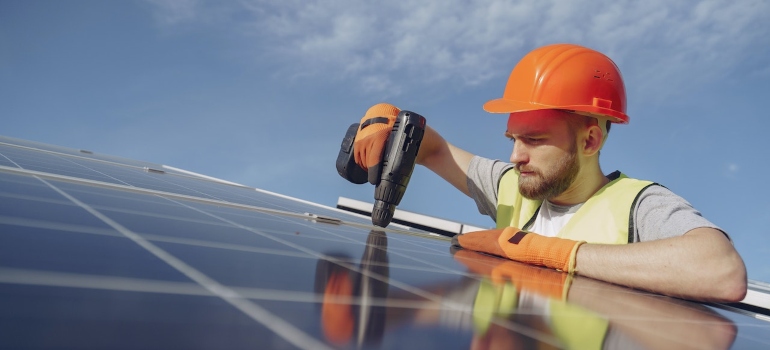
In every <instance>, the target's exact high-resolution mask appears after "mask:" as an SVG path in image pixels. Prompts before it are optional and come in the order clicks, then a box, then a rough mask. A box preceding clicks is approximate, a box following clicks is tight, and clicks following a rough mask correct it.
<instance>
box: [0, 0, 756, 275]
mask: <svg viewBox="0 0 770 350" xmlns="http://www.w3.org/2000/svg"><path fill="white" fill-rule="evenodd" d="M406 3H407V2H403V4H402V2H393V3H392V4H384V3H383V2H375V1H337V0H331V1H295V0H287V1H280V2H279V1H274V2H271V1H264V0H241V1H230V2H221V1H203V0H200V1H196V0H185V1H170V0H153V1H10V0H0V116H1V118H2V121H3V123H2V127H1V128H0V130H1V131H0V134H3V135H6V136H11V137H17V138H23V139H28V140H33V141H39V142H46V143H51V144H57V145H62V146H68V147H73V148H82V149H89V150H92V151H94V152H99V153H106V154H113V155H119V156H124V157H129V158H135V159H139V160H145V161H151V162H157V163H161V164H166V165H171V166H175V167H180V168H184V169H187V170H191V171H195V172H199V173H203V174H206V175H210V176H215V177H219V178H223V179H226V180H230V181H234V182H238V183H242V184H245V185H249V186H254V187H258V188H262V189H266V190H269V191H274V192H278V193H282V194H285V195H289V196H293V197H297V198H301V199H304V200H310V201H314V202H318V203H321V204H326V205H330V206H334V205H335V204H336V201H337V198H338V197H339V196H345V197H350V198H354V199H359V200H365V201H372V196H373V187H371V186H369V185H362V186H355V185H352V184H350V183H347V182H346V181H345V180H343V179H342V178H340V177H339V176H338V175H337V173H336V171H335V168H334V160H335V158H336V155H337V152H338V149H339V143H340V140H341V138H342V135H343V134H344V132H345V130H346V128H347V126H348V125H350V124H351V123H353V122H356V121H357V120H358V119H359V118H360V117H361V116H362V115H363V113H364V112H365V111H366V109H367V108H368V107H369V106H370V105H372V104H374V103H378V102H383V101H386V102H391V103H393V104H396V105H397V106H400V107H401V108H404V109H409V110H413V111H415V112H418V113H420V114H422V115H424V116H425V117H426V118H427V120H428V124H429V125H431V126H433V127H434V128H435V129H437V130H438V131H439V132H440V133H441V134H442V135H443V136H444V137H445V138H446V139H448V140H449V141H450V142H452V143H454V144H456V145H458V146H460V147H462V148H465V149H467V150H469V151H470V152H472V153H475V154H479V155H483V156H487V157H490V158H498V159H508V157H509V153H510V150H511V143H510V142H509V141H508V140H507V139H506V138H505V137H504V136H503V132H504V130H505V117H503V116H500V115H491V114H487V113H485V112H484V111H483V110H482V109H481V106H482V104H483V103H484V102H485V101H487V100H489V99H492V98H497V97H499V96H501V95H502V92H503V88H504V86H505V81H506V80H507V77H508V74H509V73H510V70H511V69H512V68H513V66H514V65H515V63H516V62H517V61H518V59H519V58H521V56H523V55H524V54H525V53H526V52H528V51H529V50H531V49H533V48H535V47H538V46H541V45H545V44H551V43H557V42H570V43H576V44H580V45H585V46H589V47H592V48H594V49H597V50H599V51H602V52H604V53H606V54H607V55H609V56H610V57H612V58H613V59H614V60H615V62H616V63H617V64H618V66H619V67H620V69H621V71H622V73H623V75H624V78H625V82H626V89H627V93H628V114H629V115H630V116H631V123H630V124H629V125H619V126H615V127H614V128H613V129H612V132H611V134H610V137H609V139H608V141H607V144H606V146H605V148H604V150H603V151H602V159H601V163H602V167H603V169H604V170H605V172H610V171H612V170H615V169H619V170H622V171H624V172H625V173H627V174H629V175H630V176H633V177H637V178H643V179H649V180H653V181H656V182H659V183H661V184H663V185H665V186H667V187H669V188H670V189H672V190H674V191H675V192H677V193H678V194H680V195H682V196H683V197H685V198H686V199H687V200H689V201H690V202H691V203H692V204H693V205H694V206H695V207H696V208H698V209H699V210H700V211H701V212H702V213H703V214H704V216H706V217H707V218H709V219H710V220H711V221H713V222H714V223H716V224H717V225H720V226H721V227H723V228H724V229H725V230H727V231H728V232H729V233H730V234H731V236H732V237H733V239H734V241H735V245H736V247H737V248H738V250H739V251H740V252H741V254H742V255H743V257H744V260H745V261H746V263H747V266H748V269H749V277H750V278H752V279H759V280H763V281H770V264H768V263H767V262H768V259H767V256H770V229H768V227H770V202H768V201H767V199H768V198H770V189H768V186H767V185H765V184H764V182H765V177H766V176H767V174H769V173H770V165H768V159H770V157H768V154H767V153H768V150H769V149H770V147H768V145H767V143H766V140H767V139H768V138H767V135H766V133H767V131H768V130H770V115H768V112H767V111H766V108H765V107H764V103H767V101H768V99H770V2H767V1H762V0H748V1H729V0H725V1H701V2H693V1H677V2H671V1H665V0H651V1H643V2H640V1H617V0H615V1H570V2H566V1H542V0H528V1H517V2H511V1H494V0H486V1H472V2H469V1H451V0H446V1H438V0H436V1H420V2H409V3H410V4H409V5H406ZM400 208H402V209H406V210H410V211H415V212H420V213H424V214H428V215H434V216H438V217H442V218H447V219H451V220H457V221H461V222H466V223H471V224H475V225H479V226H491V225H492V224H493V223H492V222H491V220H490V219H488V218H485V217H483V216H481V215H480V214H478V211H477V210H476V208H475V204H474V203H473V202H472V200H470V199H468V198H466V197H464V195H462V194H460V193H459V192H458V191H456V190H455V189H454V188H453V187H451V186H449V185H448V184H446V183H445V182H443V180H441V179H440V178H439V177H438V176H436V175H434V174H433V173H431V172H430V171H428V170H427V169H425V168H417V169H416V170H415V174H414V176H413V179H412V182H411V183H410V187H409V189H408V191H407V193H406V197H405V199H404V200H403V202H402V205H401V206H400Z"/></svg>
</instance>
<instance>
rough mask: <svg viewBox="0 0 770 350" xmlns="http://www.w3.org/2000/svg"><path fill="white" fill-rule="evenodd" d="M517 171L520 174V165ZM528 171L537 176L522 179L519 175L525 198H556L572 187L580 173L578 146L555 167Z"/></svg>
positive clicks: (520, 189) (521, 191)
mask: <svg viewBox="0 0 770 350" xmlns="http://www.w3.org/2000/svg"><path fill="white" fill-rule="evenodd" d="M516 170H517V172H519V166H518V164H517V165H516ZM527 171H533V172H534V175H535V176H532V177H527V178H522V177H521V175H519V193H521V195H522V196H524V198H528V199H533V200H546V199H549V198H553V197H556V196H558V195H560V194H562V193H563V192H564V191H566V190H567V189H568V188H569V186H570V185H572V182H573V181H575V178H576V177H577V174H578V173H579V172H580V164H578V160H577V146H576V145H574V144H573V145H572V147H571V148H570V150H569V152H568V154H567V155H565V156H564V157H562V158H561V159H559V161H558V162H556V165H554V166H553V167H551V168H549V169H545V170H544V171H541V170H537V169H527Z"/></svg>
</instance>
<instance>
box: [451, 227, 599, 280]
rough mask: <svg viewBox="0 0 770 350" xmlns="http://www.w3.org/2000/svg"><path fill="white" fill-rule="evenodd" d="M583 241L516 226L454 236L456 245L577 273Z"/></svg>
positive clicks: (453, 241) (453, 240) (453, 242)
mask: <svg viewBox="0 0 770 350" xmlns="http://www.w3.org/2000/svg"><path fill="white" fill-rule="evenodd" d="M583 243H585V241H573V240H571V239H564V238H557V237H544V236H541V235H539V234H537V233H533V232H526V231H522V230H520V229H518V228H515V227H506V228H504V229H493V230H484V231H476V232H469V233H466V234H463V235H457V236H455V237H454V238H453V239H452V244H453V245H455V246H460V247H462V248H466V249H470V250H475V251H479V252H484V253H489V254H493V255H497V256H502V257H504V258H508V259H511V260H515V261H519V262H523V263H527V264H531V265H537V266H546V267H550V268H552V269H557V270H561V271H564V272H569V273H575V272H577V269H576V266H575V259H576V257H577V250H578V248H579V247H580V245H581V244H583Z"/></svg>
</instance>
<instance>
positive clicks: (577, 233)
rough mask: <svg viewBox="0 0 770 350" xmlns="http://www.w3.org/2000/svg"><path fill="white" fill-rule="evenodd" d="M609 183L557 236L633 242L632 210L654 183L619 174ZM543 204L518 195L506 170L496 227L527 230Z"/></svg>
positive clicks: (516, 180) (515, 177)
mask: <svg viewBox="0 0 770 350" xmlns="http://www.w3.org/2000/svg"><path fill="white" fill-rule="evenodd" d="M608 177H609V178H610V182H609V183H608V184H607V185H605V186H604V187H602V188H601V189H600V190H599V191H598V192H596V193H595V194H594V195H593V196H592V197H591V198H589V199H588V201H586V202H585V203H584V204H583V206H581V207H580V209H578V211H577V212H576V213H575V215H574V216H573V217H572V218H571V219H570V220H569V222H568V223H567V225H565V226H564V227H563V228H562V229H561V230H560V231H559V233H558V234H557V237H559V238H568V239H572V240H578V241H586V242H588V243H604V244H626V243H631V242H633V241H634V225H633V220H632V217H633V214H632V211H633V209H634V206H635V204H636V201H637V199H638V198H639V195H640V194H641V193H642V191H643V190H644V189H646V188H647V187H649V186H651V185H654V184H655V183H653V182H650V181H643V180H637V179H632V178H629V177H627V176H626V175H624V174H622V173H620V172H618V171H616V172H614V173H612V174H610V175H609V176H608ZM541 204H542V201H538V200H531V199H527V198H524V197H523V196H522V195H521V194H520V193H519V177H518V175H517V174H516V172H515V171H507V172H506V173H505V174H503V176H502V178H501V179H500V183H499V185H498V189H497V227H498V228H504V227H508V226H512V227H517V228H524V227H527V225H530V224H531V223H533V222H534V220H535V216H536V215H537V212H538V210H540V205H541Z"/></svg>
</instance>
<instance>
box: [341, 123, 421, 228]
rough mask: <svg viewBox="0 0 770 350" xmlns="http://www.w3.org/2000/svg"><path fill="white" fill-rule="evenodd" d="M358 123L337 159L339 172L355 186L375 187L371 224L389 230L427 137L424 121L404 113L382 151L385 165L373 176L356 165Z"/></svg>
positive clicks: (352, 129) (342, 146)
mask: <svg viewBox="0 0 770 350" xmlns="http://www.w3.org/2000/svg"><path fill="white" fill-rule="evenodd" d="M358 126H359V124H358V123H355V124H353V125H351V126H350V127H348V130H347V132H346V133H345V137H344V138H343V139H342V145H341V147H340V153H339V154H338V155H337V172H338V173H339V174H340V176H342V177H343V178H345V179H346V180H348V181H350V182H352V183H354V184H363V183H365V182H367V181H369V183H371V184H372V185H375V186H376V188H375V190H374V208H372V224H374V225H375V226H380V227H387V226H388V224H390V221H391V220H392V219H393V212H394V211H395V210H396V206H397V205H398V204H399V203H400V202H401V198H402V197H403V196H404V192H406V185H407V184H409V177H411V176H412V171H413V170H414V164H415V160H416V158H417V151H419V149H420V143H421V142H422V137H423V135H424V134H425V118H424V117H423V116H421V115H419V114H417V113H414V112H410V111H401V113H399V114H398V117H396V122H395V124H393V130H391V133H390V136H389V137H388V141H387V143H386V144H385V149H384V150H383V152H382V153H383V156H382V158H383V159H382V162H381V163H380V164H381V166H380V167H379V169H375V171H374V173H373V174H374V175H376V176H369V175H370V174H369V173H368V172H367V171H366V170H364V169H362V168H361V167H360V166H358V164H356V161H355V158H354V153H353V141H354V140H355V138H356V134H357V133H358Z"/></svg>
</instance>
